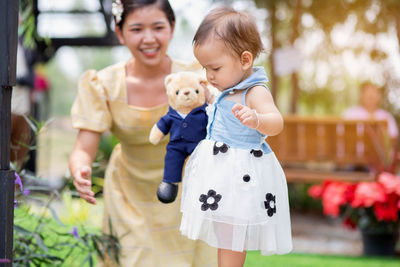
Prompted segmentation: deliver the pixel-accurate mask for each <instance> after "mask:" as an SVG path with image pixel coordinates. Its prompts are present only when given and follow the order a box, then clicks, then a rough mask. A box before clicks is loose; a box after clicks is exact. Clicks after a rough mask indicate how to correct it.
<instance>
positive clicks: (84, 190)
mask: <svg viewBox="0 0 400 267" xmlns="http://www.w3.org/2000/svg"><path fill="white" fill-rule="evenodd" d="M91 176H92V169H91V168H90V167H89V166H82V167H81V168H79V169H78V170H76V172H75V174H74V175H73V177H74V186H75V188H76V191H78V193H79V196H80V197H81V198H83V199H84V200H86V201H87V202H88V203H90V204H94V205H95V204H96V199H95V198H94V192H93V191H92V190H91V187H92V181H91Z"/></svg>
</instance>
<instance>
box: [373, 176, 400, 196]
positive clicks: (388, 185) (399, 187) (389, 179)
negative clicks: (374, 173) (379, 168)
mask: <svg viewBox="0 0 400 267" xmlns="http://www.w3.org/2000/svg"><path fill="white" fill-rule="evenodd" d="M378 181H379V182H380V183H381V184H382V185H383V187H385V189H386V191H387V192H388V193H389V194H390V193H393V192H396V194H398V195H399V196H400V177H398V176H396V175H394V174H391V173H388V172H383V173H381V174H380V175H379V177H378Z"/></svg>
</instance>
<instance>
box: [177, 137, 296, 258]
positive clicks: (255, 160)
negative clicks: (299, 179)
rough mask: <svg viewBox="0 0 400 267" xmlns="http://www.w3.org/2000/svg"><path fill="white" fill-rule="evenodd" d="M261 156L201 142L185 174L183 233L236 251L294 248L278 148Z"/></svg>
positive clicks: (269, 251)
mask: <svg viewBox="0 0 400 267" xmlns="http://www.w3.org/2000/svg"><path fill="white" fill-rule="evenodd" d="M222 150H223V149H222ZM255 154H256V153H254V152H253V151H251V150H246V149H237V148H232V147H229V148H228V149H227V151H225V152H223V151H220V150H219V148H218V146H217V143H216V142H214V141H211V140H203V141H201V142H200V143H199V145H198V146H197V148H196V149H195V151H194V152H193V153H192V155H191V157H190V158H189V160H188V162H187V164H186V168H185V175H184V178H183V186H182V187H183V188H182V189H183V190H182V203H181V211H182V222H181V227H180V231H181V233H182V234H183V235H185V236H187V237H189V238H191V239H201V240H203V241H205V242H206V243H208V244H209V245H211V246H214V247H218V248H224V249H230V250H233V251H243V250H260V251H261V253H262V254H263V255H270V254H284V253H288V252H290V251H291V249H292V238H291V230H290V229H291V228H290V214H289V204H288V194H287V184H286V178H285V175H284V173H283V171H282V168H281V166H280V164H279V162H278V161H277V159H276V157H275V154H274V153H273V152H271V153H268V154H265V153H263V154H262V156H259V157H256V156H255Z"/></svg>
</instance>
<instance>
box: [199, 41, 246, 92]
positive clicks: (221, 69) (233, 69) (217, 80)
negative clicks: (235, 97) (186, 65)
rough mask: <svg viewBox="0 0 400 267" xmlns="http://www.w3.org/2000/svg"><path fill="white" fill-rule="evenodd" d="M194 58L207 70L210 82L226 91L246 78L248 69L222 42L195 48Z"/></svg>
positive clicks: (208, 42) (210, 42)
mask: <svg viewBox="0 0 400 267" xmlns="http://www.w3.org/2000/svg"><path fill="white" fill-rule="evenodd" d="M193 52H194V56H195V57H196V58H197V60H198V61H199V63H200V64H201V65H202V66H203V67H204V68H205V70H206V73H207V80H208V82H209V83H210V84H211V85H213V86H214V87H215V88H217V89H218V90H219V91H224V90H225V89H228V88H230V87H232V86H234V85H236V84H238V83H239V82H241V81H242V80H243V79H244V78H246V77H245V76H246V70H247V69H246V68H244V67H243V65H242V63H241V61H240V57H239V56H237V55H234V54H233V51H230V49H229V48H228V47H226V46H225V44H224V43H223V42H222V41H221V40H212V41H205V42H204V44H200V45H195V46H194V50H193Z"/></svg>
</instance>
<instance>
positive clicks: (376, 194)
mask: <svg viewBox="0 0 400 267" xmlns="http://www.w3.org/2000/svg"><path fill="white" fill-rule="evenodd" d="M385 201H387V195H386V192H385V188H384V187H383V185H381V184H379V183H377V182H360V183H358V184H357V187H356V189H355V191H354V199H353V201H352V202H351V206H353V207H354V208H357V207H371V206H372V205H373V204H375V203H376V202H385Z"/></svg>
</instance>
